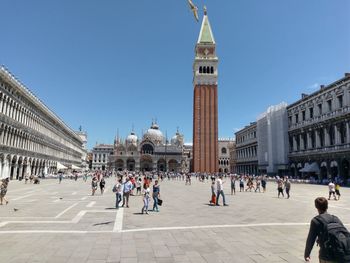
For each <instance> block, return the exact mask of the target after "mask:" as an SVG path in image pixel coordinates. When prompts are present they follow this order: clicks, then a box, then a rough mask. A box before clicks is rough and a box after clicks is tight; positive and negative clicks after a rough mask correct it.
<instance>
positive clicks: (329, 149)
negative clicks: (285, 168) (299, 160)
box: [288, 143, 350, 157]
mask: <svg viewBox="0 0 350 263" xmlns="http://www.w3.org/2000/svg"><path fill="white" fill-rule="evenodd" d="M347 151H350V143H346V144H339V145H329V146H324V147H322V148H314V149H306V150H299V151H293V152H289V154H288V156H289V157H297V156H307V155H318V154H320V155H322V154H326V153H327V154H329V153H338V152H347Z"/></svg>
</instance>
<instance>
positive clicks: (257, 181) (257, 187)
mask: <svg viewBox="0 0 350 263" xmlns="http://www.w3.org/2000/svg"><path fill="white" fill-rule="evenodd" d="M255 183H256V187H255V192H257V191H258V190H259V193H260V185H261V182H260V179H259V178H256V180H255Z"/></svg>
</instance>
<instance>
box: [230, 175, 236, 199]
mask: <svg viewBox="0 0 350 263" xmlns="http://www.w3.org/2000/svg"><path fill="white" fill-rule="evenodd" d="M233 194H236V177H235V176H233V175H232V176H231V195H233Z"/></svg>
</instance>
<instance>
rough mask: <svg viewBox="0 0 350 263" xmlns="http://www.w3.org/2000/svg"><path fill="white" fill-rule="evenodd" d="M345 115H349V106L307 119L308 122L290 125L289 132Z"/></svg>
mask: <svg viewBox="0 0 350 263" xmlns="http://www.w3.org/2000/svg"><path fill="white" fill-rule="evenodd" d="M346 114H350V107H349V106H345V107H342V108H340V109H336V110H334V111H331V112H327V113H324V114H322V115H320V116H315V117H314V118H312V119H308V120H305V121H302V122H298V123H294V124H290V125H289V131H293V130H296V129H300V128H303V127H306V126H310V125H313V124H316V123H320V122H325V121H328V120H331V119H334V118H337V117H342V116H344V115H346Z"/></svg>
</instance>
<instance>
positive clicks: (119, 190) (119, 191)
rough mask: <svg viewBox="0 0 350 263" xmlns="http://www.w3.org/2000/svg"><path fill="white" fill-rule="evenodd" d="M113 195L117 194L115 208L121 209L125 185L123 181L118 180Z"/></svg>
mask: <svg viewBox="0 0 350 263" xmlns="http://www.w3.org/2000/svg"><path fill="white" fill-rule="evenodd" d="M112 191H113V193H115V208H116V209H119V203H120V202H121V201H122V194H123V185H122V179H118V180H117V183H116V184H115V185H114V186H113V189H112Z"/></svg>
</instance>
